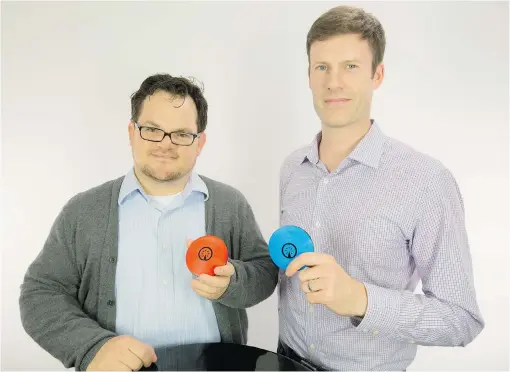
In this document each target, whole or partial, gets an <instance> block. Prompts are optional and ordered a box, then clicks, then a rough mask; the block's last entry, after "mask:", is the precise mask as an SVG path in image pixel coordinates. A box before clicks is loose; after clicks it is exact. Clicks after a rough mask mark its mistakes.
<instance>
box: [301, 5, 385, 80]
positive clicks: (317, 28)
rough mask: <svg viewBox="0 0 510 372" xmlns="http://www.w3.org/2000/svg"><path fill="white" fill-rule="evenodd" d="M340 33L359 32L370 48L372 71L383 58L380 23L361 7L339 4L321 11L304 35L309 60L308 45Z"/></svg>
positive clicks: (383, 40)
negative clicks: (324, 11)
mask: <svg viewBox="0 0 510 372" xmlns="http://www.w3.org/2000/svg"><path fill="white" fill-rule="evenodd" d="M342 34H360V36H361V38H362V39H363V40H367V41H368V44H369V45H370V49H371V50H372V73H375V69H376V67H377V65H379V64H380V63H381V62H382V60H383V58H384V50H385V47H386V37H385V34H384V29H383V27H382V25H381V23H380V22H379V21H378V20H377V18H375V17H374V16H373V15H372V14H370V13H367V12H365V11H364V10H363V9H360V8H356V7H352V6H346V5H340V6H337V7H335V8H332V9H330V10H328V11H327V12H326V13H323V14H322V15H321V16H320V17H319V18H317V19H316V20H315V22H314V23H313V24H312V27H311V28H310V31H308V35H307V36H306V54H307V55H308V60H310V47H311V46H312V44H313V42H315V41H323V40H326V39H329V38H330V37H333V36H337V35H342Z"/></svg>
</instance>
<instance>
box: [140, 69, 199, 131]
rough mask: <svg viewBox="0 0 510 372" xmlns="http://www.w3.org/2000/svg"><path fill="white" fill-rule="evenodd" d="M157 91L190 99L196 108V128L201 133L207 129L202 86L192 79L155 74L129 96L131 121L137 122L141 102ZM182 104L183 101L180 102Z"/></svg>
mask: <svg viewBox="0 0 510 372" xmlns="http://www.w3.org/2000/svg"><path fill="white" fill-rule="evenodd" d="M157 91H163V92H167V93H169V94H171V95H173V96H177V97H180V98H184V99H186V97H191V99H192V100H193V102H195V106H196V107H197V115H198V116H197V128H198V133H202V132H203V131H204V130H205V128H206V127H207V109H208V104H207V100H206V99H205V97H204V95H203V86H199V85H198V84H196V83H195V79H193V78H189V79H188V78H184V77H175V76H172V75H170V74H155V75H152V76H149V77H148V78H146V79H145V80H144V81H143V82H142V84H141V85H140V88H139V89H138V90H137V91H136V92H135V93H133V94H132V95H131V120H133V121H135V122H136V121H138V119H139V117H140V112H141V110H142V105H143V101H144V100H145V99H146V98H147V97H149V96H152V95H153V94H154V93H156V92H157ZM182 104H184V100H183V101H182Z"/></svg>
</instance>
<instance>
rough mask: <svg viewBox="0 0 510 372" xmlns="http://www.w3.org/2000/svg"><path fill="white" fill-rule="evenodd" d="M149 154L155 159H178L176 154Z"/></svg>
mask: <svg viewBox="0 0 510 372" xmlns="http://www.w3.org/2000/svg"><path fill="white" fill-rule="evenodd" d="M151 156H153V157H155V158H156V159H160V160H177V159H179V157H178V156H176V155H170V154H151Z"/></svg>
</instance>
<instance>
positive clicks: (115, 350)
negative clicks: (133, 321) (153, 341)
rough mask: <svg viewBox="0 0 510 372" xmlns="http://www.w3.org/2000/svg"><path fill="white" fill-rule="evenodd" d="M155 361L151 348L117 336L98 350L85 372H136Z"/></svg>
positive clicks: (133, 339)
mask: <svg viewBox="0 0 510 372" xmlns="http://www.w3.org/2000/svg"><path fill="white" fill-rule="evenodd" d="M156 360H157V357H156V353H155V351H154V348H153V347H152V346H149V345H147V344H144V343H143V342H141V341H140V340H137V339H136V338H134V337H131V336H117V337H114V338H112V339H110V340H108V341H106V343H105V344H104V345H103V346H102V347H101V348H100V349H99V351H98V352H97V354H96V356H95V357H94V359H92V362H90V364H89V366H88V368H87V371H138V370H140V369H141V368H142V366H145V367H149V366H150V365H151V364H152V363H154V362H156Z"/></svg>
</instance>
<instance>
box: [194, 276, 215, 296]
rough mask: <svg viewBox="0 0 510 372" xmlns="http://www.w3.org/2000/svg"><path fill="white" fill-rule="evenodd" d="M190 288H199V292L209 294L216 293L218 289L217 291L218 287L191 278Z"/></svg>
mask: <svg viewBox="0 0 510 372" xmlns="http://www.w3.org/2000/svg"><path fill="white" fill-rule="evenodd" d="M191 288H193V289H194V290H199V291H201V292H204V293H207V294H210V295H214V294H216V293H218V291H219V288H216V287H211V286H210V285H207V284H205V283H202V282H200V281H199V280H196V279H192V280H191Z"/></svg>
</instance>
